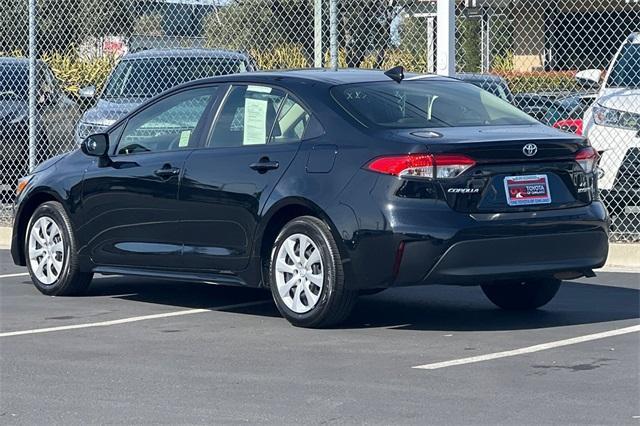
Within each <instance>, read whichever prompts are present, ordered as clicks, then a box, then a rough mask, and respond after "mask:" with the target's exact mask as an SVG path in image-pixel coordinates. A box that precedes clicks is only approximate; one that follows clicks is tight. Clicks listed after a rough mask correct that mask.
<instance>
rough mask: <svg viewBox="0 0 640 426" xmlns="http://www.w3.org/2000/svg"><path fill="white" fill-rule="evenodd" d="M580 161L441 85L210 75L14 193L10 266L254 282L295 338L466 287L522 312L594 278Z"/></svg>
mask: <svg viewBox="0 0 640 426" xmlns="http://www.w3.org/2000/svg"><path fill="white" fill-rule="evenodd" d="M596 155H597V154H596V152H595V151H594V150H593V149H592V148H591V147H590V146H589V144H588V143H587V142H586V141H585V140H584V139H582V138H579V137H576V136H575V135H571V134H566V133H563V132H560V131H557V130H554V129H551V128H549V127H546V126H544V125H542V124H540V123H539V122H537V121H535V120H534V119H532V118H530V117H529V116H527V115H526V114H525V113H523V112H520V111H519V110H517V109H516V108H514V107H513V106H511V105H510V104H508V103H507V102H505V101H503V100H501V99H499V98H497V97H495V96H493V95H491V94H490V93H488V92H486V91H483V90H481V89H479V88H477V87H475V86H473V85H471V84H467V83H464V82H461V81H459V80H455V79H449V78H444V77H438V76H423V75H411V74H406V75H403V74H402V73H401V72H399V71H398V70H396V71H395V72H393V73H383V72H378V71H363V70H344V71H328V70H307V71H283V72H264V73H247V74H239V75H232V76H224V77H216V78H211V79H205V80H199V81H196V82H192V83H188V84H185V85H182V86H180V87H177V88H175V89H172V90H170V91H168V92H166V93H164V94H162V95H160V96H157V97H155V98H154V99H152V100H150V101H149V102H147V103H145V104H144V105H142V106H140V107H139V108H137V109H136V110H134V111H133V112H131V113H130V114H128V115H127V116H126V117H124V118H123V119H121V120H120V121H118V122H116V123H115V124H114V125H112V126H111V127H110V128H109V129H108V130H107V131H106V133H104V134H96V135H92V136H90V137H88V138H87V139H86V140H85V141H84V142H83V143H82V146H81V149H80V150H77V151H75V152H71V153H69V154H67V155H64V156H60V157H57V158H54V159H52V160H49V161H47V162H46V163H44V164H42V165H41V166H40V167H39V168H38V169H37V170H36V171H35V172H34V173H33V174H31V175H29V176H26V177H25V178H24V179H22V180H21V181H20V183H19V187H18V193H19V195H18V199H17V205H16V219H15V225H14V234H13V235H14V237H13V242H12V250H11V252H12V255H13V259H14V261H15V263H17V264H19V265H26V266H27V267H28V269H29V272H30V274H31V278H32V280H33V282H34V284H35V285H36V287H37V288H38V289H39V290H40V291H41V292H43V293H44V294H49V295H70V294H78V293H81V292H82V291H84V290H85V289H87V287H88V286H89V283H90V282H91V278H92V276H93V274H94V273H100V274H122V275H138V276H151V277H157V278H168V279H175V280H195V281H201V282H206V283H215V284H226V285H240V286H250V287H269V288H270V289H271V292H272V293H273V298H274V300H275V303H276V304H277V307H278V309H279V310H280V312H281V313H282V315H283V316H284V317H285V318H286V319H288V320H289V321H290V322H291V323H293V324H295V325H298V326H305V327H325V326H330V325H335V324H337V323H339V322H341V321H342V320H344V319H345V318H346V317H347V315H348V314H349V312H350V310H351V308H352V306H353V305H354V302H355V301H356V299H357V296H358V295H359V294H363V293H373V292H376V291H379V290H381V289H385V288H389V287H396V286H410V285H426V284H447V285H480V286H482V289H483V290H484V292H485V294H486V295H487V296H488V298H489V299H490V300H491V301H492V302H494V303H495V304H496V305H498V306H500V307H502V308H506V309H534V308H538V307H540V306H543V305H544V304H546V303H547V302H549V301H550V300H551V299H552V298H553V296H554V295H555V294H556V292H557V291H558V288H559V286H560V283H561V280H563V279H573V278H577V277H582V276H593V268H598V267H600V266H602V265H603V264H604V263H605V260H606V257H607V251H608V242H607V241H608V238H607V234H608V228H607V214H606V212H605V209H604V208H603V205H602V203H601V202H600V201H599V200H598V196H597V183H596V179H595V176H594V167H595V162H596ZM372 315H374V314H373V313H372Z"/></svg>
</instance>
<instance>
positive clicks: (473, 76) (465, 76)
mask: <svg viewBox="0 0 640 426" xmlns="http://www.w3.org/2000/svg"><path fill="white" fill-rule="evenodd" d="M455 78H457V79H458V80H462V81H494V82H496V83H498V82H500V83H501V82H504V81H505V79H504V78H502V77H500V76H499V75H495V74H479V73H472V72H461V73H457V74H456V75H455Z"/></svg>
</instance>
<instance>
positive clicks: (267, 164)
mask: <svg viewBox="0 0 640 426" xmlns="http://www.w3.org/2000/svg"><path fill="white" fill-rule="evenodd" d="M249 167H250V168H252V169H253V170H255V171H257V172H259V173H265V172H267V171H269V170H274V169H277V168H278V167H280V163H278V162H277V161H270V160H269V159H268V158H266V157H264V158H261V159H260V161H258V162H256V163H251V164H249Z"/></svg>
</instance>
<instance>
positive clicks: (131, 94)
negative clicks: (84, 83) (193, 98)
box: [102, 57, 247, 99]
mask: <svg viewBox="0 0 640 426" xmlns="http://www.w3.org/2000/svg"><path fill="white" fill-rule="evenodd" d="M246 70H247V68H246V63H245V62H244V61H243V60H241V59H225V58H198V57H164V58H144V59H135V60H127V61H122V62H120V64H119V65H118V66H117V67H116V69H115V70H114V71H113V74H112V75H111V78H110V79H109V81H108V82H107V86H106V87H105V90H104V93H103V94H102V96H103V97H104V98H112V99H113V98H150V97H153V96H155V95H157V94H159V93H162V92H164V91H165V90H168V89H171V88H172V87H174V86H177V85H179V84H182V83H186V82H188V81H192V80H198V79H200V78H205V77H213V76H216V75H225V74H233V73H238V72H244V71H246Z"/></svg>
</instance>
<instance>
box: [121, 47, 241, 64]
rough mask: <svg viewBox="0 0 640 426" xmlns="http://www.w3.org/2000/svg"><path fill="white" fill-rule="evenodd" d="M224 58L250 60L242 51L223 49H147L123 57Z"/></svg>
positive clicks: (126, 59)
mask: <svg viewBox="0 0 640 426" xmlns="http://www.w3.org/2000/svg"><path fill="white" fill-rule="evenodd" d="M191 57H197V58H224V59H245V60H246V59H248V57H247V55H246V54H245V53H243V52H240V51H233V50H223V49H196V48H189V49H145V50H139V51H136V52H131V53H127V54H126V55H124V56H123V57H122V60H123V61H128V60H134V59H141V58H146V59H149V58H152V59H154V58H191Z"/></svg>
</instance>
